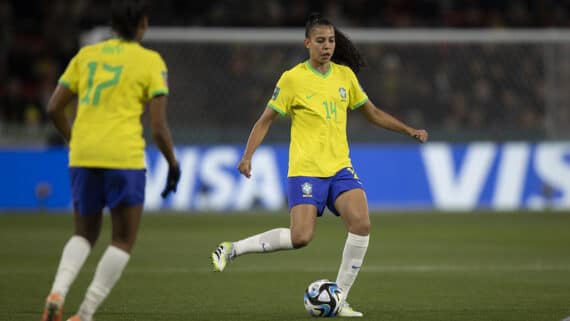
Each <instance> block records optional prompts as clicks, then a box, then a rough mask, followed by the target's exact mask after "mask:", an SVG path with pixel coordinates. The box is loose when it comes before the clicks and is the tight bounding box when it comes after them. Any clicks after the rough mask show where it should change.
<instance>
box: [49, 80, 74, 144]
mask: <svg viewBox="0 0 570 321" xmlns="http://www.w3.org/2000/svg"><path fill="white" fill-rule="evenodd" d="M74 95H75V94H74V93H73V92H72V91H71V89H69V88H68V87H66V86H65V85H62V84H58V85H57V87H56V88H55V90H54V92H53V94H52V95H51V97H50V99H49V102H48V106H47V114H48V116H49V118H50V119H51V122H52V123H53V125H54V126H55V128H56V129H57V131H58V132H59V133H60V134H61V136H63V138H64V139H65V142H66V143H69V140H70V139H71V125H70V124H69V120H68V119H67V116H66V114H65V107H66V106H67V105H69V103H70V102H71V100H72V99H73V97H74Z"/></svg>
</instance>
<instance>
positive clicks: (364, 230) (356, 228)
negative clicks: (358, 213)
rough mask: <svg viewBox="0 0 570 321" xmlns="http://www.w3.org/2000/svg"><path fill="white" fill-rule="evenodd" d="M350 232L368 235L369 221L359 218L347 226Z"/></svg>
mask: <svg viewBox="0 0 570 321" xmlns="http://www.w3.org/2000/svg"><path fill="white" fill-rule="evenodd" d="M349 232H350V233H354V234H358V235H368V234H370V221H369V220H360V221H358V222H355V223H354V224H352V225H351V226H350V228H349Z"/></svg>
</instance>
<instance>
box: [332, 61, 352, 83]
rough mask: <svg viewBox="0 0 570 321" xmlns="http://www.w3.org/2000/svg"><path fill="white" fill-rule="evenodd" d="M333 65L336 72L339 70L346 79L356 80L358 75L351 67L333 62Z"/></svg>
mask: <svg viewBox="0 0 570 321" xmlns="http://www.w3.org/2000/svg"><path fill="white" fill-rule="evenodd" d="M331 63H332V64H333V65H334V68H335V69H336V70H338V71H339V73H340V74H341V75H343V76H344V77H347V78H351V79H352V78H356V74H355V73H354V71H352V69H350V67H348V66H345V65H341V64H337V63H334V62H331Z"/></svg>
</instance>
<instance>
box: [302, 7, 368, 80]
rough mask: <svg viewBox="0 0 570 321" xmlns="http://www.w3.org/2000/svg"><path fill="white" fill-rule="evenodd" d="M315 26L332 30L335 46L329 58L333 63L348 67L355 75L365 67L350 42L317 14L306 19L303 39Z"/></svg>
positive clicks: (358, 53)
mask: <svg viewBox="0 0 570 321" xmlns="http://www.w3.org/2000/svg"><path fill="white" fill-rule="evenodd" d="M316 26H330V27H333V29H334V36H335V43H336V44H335V50H334V54H333V56H332V58H331V60H332V61H333V62H335V63H337V64H341V65H345V66H347V67H349V68H350V69H352V71H354V73H355V74H358V72H359V71H360V68H362V67H365V66H366V62H365V61H364V58H363V57H362V55H361V54H360V52H359V51H358V49H356V47H355V46H354V44H353V43H352V41H351V40H350V39H349V38H348V37H347V36H346V35H345V34H344V33H343V32H341V31H340V30H339V29H338V28H336V27H335V26H334V25H333V24H332V22H330V20H328V19H326V18H323V17H321V15H320V14H318V13H313V14H311V15H310V16H309V18H308V19H307V23H306V24H305V37H307V38H309V35H310V33H311V31H312V30H313V28H314V27H316Z"/></svg>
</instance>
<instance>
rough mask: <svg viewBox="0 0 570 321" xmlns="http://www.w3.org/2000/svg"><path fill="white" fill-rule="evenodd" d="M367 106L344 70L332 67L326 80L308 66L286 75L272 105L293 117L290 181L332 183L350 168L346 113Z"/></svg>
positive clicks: (299, 66) (326, 74) (305, 65)
mask: <svg viewBox="0 0 570 321" xmlns="http://www.w3.org/2000/svg"><path fill="white" fill-rule="evenodd" d="M367 100H368V97H367V96H366V93H364V91H363V90H362V88H361V87H360V85H359V83H358V80H357V78H356V75H355V74H354V72H353V71H352V69H350V68H349V67H346V66H344V65H339V64H335V63H333V62H331V63H330V68H329V70H328V71H327V72H326V73H325V74H322V73H320V72H319V71H317V70H316V69H315V68H313V66H312V65H311V64H310V63H309V61H305V62H304V63H301V64H298V65H297V66H295V67H293V68H292V69H290V70H287V71H286V72H284V73H283V74H282V75H281V78H280V79H279V81H278V82H277V87H275V91H274V92H273V96H272V97H271V100H270V101H269V103H268V105H269V107H271V108H273V109H274V110H276V111H277V112H279V113H281V114H283V115H289V116H290V117H291V144H290V146H289V173H288V176H289V177H291V176H313V177H331V176H333V175H334V174H336V172H338V171H339V170H341V169H342V168H345V167H351V166H352V165H351V162H350V158H349V150H348V141H347V138H346V119H347V112H348V109H351V110H352V109H356V108H358V107H360V106H362V105H363V104H364V103H365V102H366V101H367Z"/></svg>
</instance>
